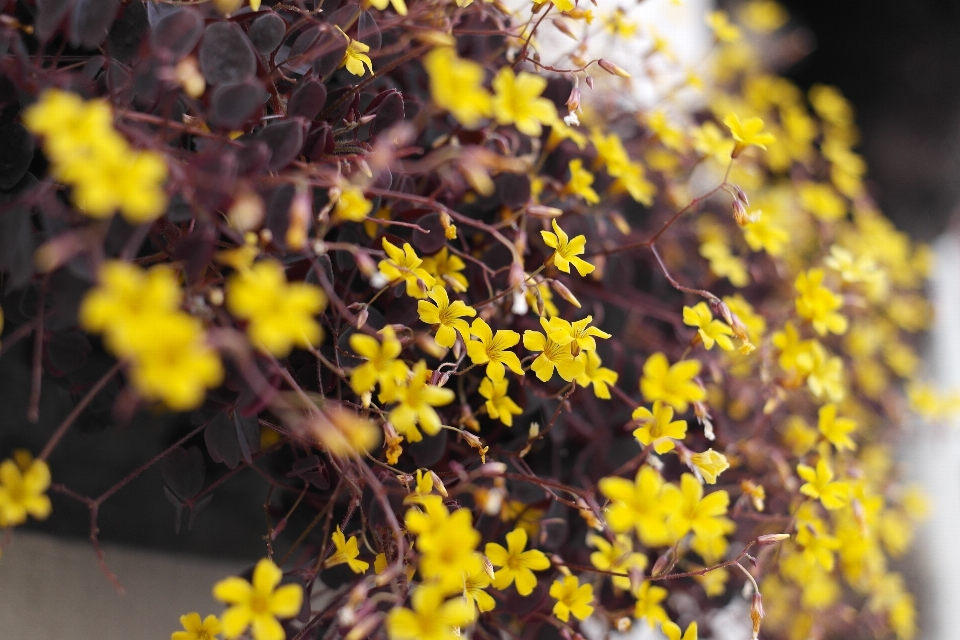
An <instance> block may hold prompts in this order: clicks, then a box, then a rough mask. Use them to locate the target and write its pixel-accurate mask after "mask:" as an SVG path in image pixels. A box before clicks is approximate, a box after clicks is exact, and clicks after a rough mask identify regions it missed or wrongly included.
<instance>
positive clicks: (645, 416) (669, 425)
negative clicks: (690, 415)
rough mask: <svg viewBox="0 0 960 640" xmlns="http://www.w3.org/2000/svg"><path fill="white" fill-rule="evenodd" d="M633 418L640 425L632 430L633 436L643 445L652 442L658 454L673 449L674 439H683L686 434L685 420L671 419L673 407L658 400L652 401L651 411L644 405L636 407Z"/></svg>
mask: <svg viewBox="0 0 960 640" xmlns="http://www.w3.org/2000/svg"><path fill="white" fill-rule="evenodd" d="M633 419H634V420H639V421H640V426H639V427H637V428H636V429H634V430H633V437H634V438H636V439H637V441H638V442H639V443H640V444H642V445H643V446H647V445H648V444H650V443H653V450H654V451H656V452H657V453H658V454H664V453H666V452H668V451H673V449H674V444H673V441H674V440H683V439H684V438H685V437H686V436H687V421H686V420H674V419H673V407H671V406H669V405H665V404H663V402H661V401H660V400H655V401H654V403H653V411H650V409H647V408H646V407H637V408H636V409H635V410H634V412H633Z"/></svg>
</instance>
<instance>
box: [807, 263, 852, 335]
mask: <svg viewBox="0 0 960 640" xmlns="http://www.w3.org/2000/svg"><path fill="white" fill-rule="evenodd" d="M823 277H824V272H823V269H810V270H809V271H806V272H801V273H800V274H799V275H798V276H797V280H796V282H795V283H794V286H795V287H796V290H797V298H796V300H795V302H796V307H797V315H798V316H800V317H801V318H805V319H807V320H809V321H810V322H811V324H813V328H814V329H815V330H816V332H817V333H818V334H820V335H821V336H822V335H825V334H826V333H827V332H828V331H829V332H830V333H836V334H838V335H839V334H843V333H846V332H847V319H846V317H844V315H843V314H841V313H839V312H838V311H837V310H838V309H840V307H842V306H843V296H841V295H840V294H837V293H834V292H833V291H831V290H830V289H828V288H827V287H825V286H824V285H823Z"/></svg>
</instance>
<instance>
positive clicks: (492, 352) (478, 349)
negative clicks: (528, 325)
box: [467, 318, 523, 382]
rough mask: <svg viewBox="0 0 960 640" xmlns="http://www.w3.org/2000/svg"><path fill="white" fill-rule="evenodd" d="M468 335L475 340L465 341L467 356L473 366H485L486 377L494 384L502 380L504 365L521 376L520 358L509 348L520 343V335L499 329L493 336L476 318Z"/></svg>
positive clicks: (481, 319) (482, 322)
mask: <svg viewBox="0 0 960 640" xmlns="http://www.w3.org/2000/svg"><path fill="white" fill-rule="evenodd" d="M470 335H472V336H473V337H474V338H477V340H468V341H467V355H469V356H470V360H471V361H472V362H473V364H475V365H479V364H486V365H487V377H489V378H490V379H491V380H493V381H494V382H499V381H500V380H503V374H504V372H505V370H504V365H506V367H508V368H509V369H510V370H511V371H513V372H514V373H515V374H517V375H518V376H522V375H523V367H521V366H520V358H518V357H517V354H515V353H514V352H512V351H508V349H510V347H512V346H514V345H515V344H517V343H518V342H520V334H519V333H517V332H516V331H511V330H509V329H499V330H498V331H497V334H496V335H494V334H493V331H492V330H491V329H490V325H488V324H487V323H486V322H485V321H484V320H483V318H476V319H474V321H473V324H472V325H471V326H470Z"/></svg>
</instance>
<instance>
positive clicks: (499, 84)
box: [492, 66, 557, 136]
mask: <svg viewBox="0 0 960 640" xmlns="http://www.w3.org/2000/svg"><path fill="white" fill-rule="evenodd" d="M492 86H493V91H494V94H493V104H492V108H493V116H494V118H496V120H497V123H498V124H501V125H506V124H512V125H514V126H516V127H517V131H519V132H520V133H523V134H526V135H528V136H539V135H540V133H541V132H542V131H543V129H542V126H541V125H544V124H546V125H549V124H551V123H552V122H553V121H554V120H556V119H557V108H556V107H555V106H554V104H553V103H552V102H550V101H549V100H548V99H546V98H544V97H542V96H541V94H542V93H543V90H544V89H546V88H547V79H546V78H542V77H540V76H538V75H536V74H533V73H527V72H526V71H521V72H520V73H519V74H517V75H514V73H513V69H511V68H510V67H509V66H504V67H501V68H500V71H498V72H497V75H496V76H495V77H494V78H493V84H492Z"/></svg>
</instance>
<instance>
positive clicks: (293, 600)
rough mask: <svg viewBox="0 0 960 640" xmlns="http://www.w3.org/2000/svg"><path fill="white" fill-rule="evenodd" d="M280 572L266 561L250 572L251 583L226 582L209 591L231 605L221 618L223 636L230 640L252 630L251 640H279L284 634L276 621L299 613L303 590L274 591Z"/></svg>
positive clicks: (289, 587) (295, 587)
mask: <svg viewBox="0 0 960 640" xmlns="http://www.w3.org/2000/svg"><path fill="white" fill-rule="evenodd" d="M282 578H283V572H282V571H280V568H279V567H277V565H275V564H273V562H272V561H271V560H270V559H269V558H264V559H262V560H260V562H258V563H257V566H256V567H254V569H253V580H252V581H251V582H247V581H246V580H244V579H243V578H237V577H233V578H227V579H225V580H221V581H220V582H218V583H217V584H215V585H214V587H213V597H214V598H216V599H217V600H220V601H221V602H226V603H227V604H229V605H232V606H231V607H230V608H228V609H227V610H226V611H225V612H224V613H223V616H221V620H222V622H223V635H224V636H225V637H226V638H228V639H230V638H236V637H238V636H240V635H241V634H242V633H243V632H244V631H246V630H247V628H248V627H252V634H253V638H254V640H283V639H284V638H285V637H286V634H285V633H284V631H283V627H281V626H280V623H279V622H277V619H278V618H292V617H293V616H295V615H297V614H298V613H299V612H300V605H301V604H302V603H303V588H302V587H301V586H300V585H298V584H287V585H284V586H282V587H277V585H279V584H280V580H281V579H282Z"/></svg>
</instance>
